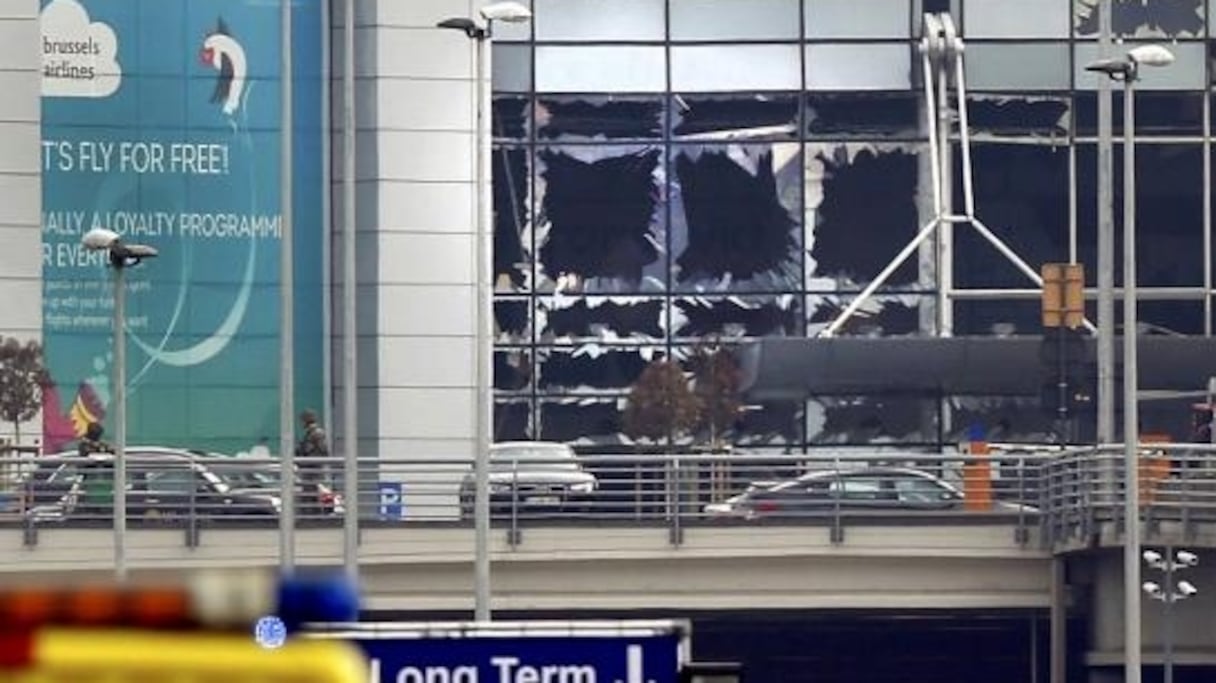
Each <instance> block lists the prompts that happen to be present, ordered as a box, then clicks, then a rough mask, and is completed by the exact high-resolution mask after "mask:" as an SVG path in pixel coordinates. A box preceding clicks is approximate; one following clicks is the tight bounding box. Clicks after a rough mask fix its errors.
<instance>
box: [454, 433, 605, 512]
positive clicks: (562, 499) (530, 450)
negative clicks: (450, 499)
mask: <svg viewBox="0 0 1216 683" xmlns="http://www.w3.org/2000/svg"><path fill="white" fill-rule="evenodd" d="M474 478H475V474H474V472H469V473H468V474H467V475H465V477H464V480H463V481H462V482H461V484H460V511H461V516H462V517H464V518H466V519H468V518H471V517H472V516H473V504H474V497H475V496H474V493H475V491H476V484H475V481H474ZM489 480H490V515H491V516H492V517H494V518H498V519H506V518H509V517H510V516H511V515H512V514H513V513H514V514H517V515H520V514H523V515H528V516H535V515H537V514H541V515H543V514H546V513H570V512H586V511H587V510H588V509H589V506H590V504H591V500H592V495H593V494H594V493H595V491H596V489H598V488H599V482H598V481H597V480H596V478H595V475H593V474H591V473H590V472H588V471H586V470H585V469H584V468H583V465H582V463H581V462H579V460H578V456H577V455H576V454H575V452H574V449H572V448H570V447H569V446H567V445H566V444H562V443H553V442H545V441H510V442H503V443H497V444H494V445H493V446H491V448H490V472H489Z"/></svg>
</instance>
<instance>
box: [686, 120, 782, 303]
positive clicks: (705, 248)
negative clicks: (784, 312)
mask: <svg viewBox="0 0 1216 683" xmlns="http://www.w3.org/2000/svg"><path fill="white" fill-rule="evenodd" d="M799 152H800V147H799V145H798V144H796V143H776V144H771V145H765V144H751V145H724V146H723V145H683V146H679V147H675V148H674V149H673V154H674V158H673V159H672V167H673V171H674V178H673V182H672V188H671V197H672V205H671V250H672V253H674V254H675V255H676V256H675V261H674V263H673V266H672V271H673V272H672V276H673V277H674V278H675V280H676V284H677V286H678V287H679V289H680V290H682V291H699V292H726V291H731V292H745V291H785V290H791V289H797V287H798V279H799V277H800V275H801V272H800V269H801V258H800V256H801V244H800V237H801V234H802V229H801V225H800V224H799V218H800V216H799V209H800V207H801V204H802V196H801V188H800V187H799V183H800V182H801V170H802V169H801V166H802V159H801V154H800V153H799Z"/></svg>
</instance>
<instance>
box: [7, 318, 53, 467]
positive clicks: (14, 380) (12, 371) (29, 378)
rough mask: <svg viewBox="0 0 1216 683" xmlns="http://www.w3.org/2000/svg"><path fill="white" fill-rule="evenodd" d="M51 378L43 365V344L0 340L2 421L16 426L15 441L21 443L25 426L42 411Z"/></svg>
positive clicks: (9, 339) (8, 339)
mask: <svg viewBox="0 0 1216 683" xmlns="http://www.w3.org/2000/svg"><path fill="white" fill-rule="evenodd" d="M49 381H50V375H49V373H47V371H46V368H45V367H44V366H43V362H42V345H41V344H39V343H38V342H36V341H33V340H31V341H28V342H26V343H24V344H22V343H21V342H20V341H18V340H16V339H13V338H0V418H3V419H4V420H5V421H6V422H10V423H12V425H13V435H14V437H15V438H14V441H16V442H18V443H20V441H21V424H22V423H23V422H28V421H30V420H32V419H33V418H34V416H35V415H37V414H38V411H39V409H41V408H42V389H43V387H44V386H46V385H47V383H48V382H49Z"/></svg>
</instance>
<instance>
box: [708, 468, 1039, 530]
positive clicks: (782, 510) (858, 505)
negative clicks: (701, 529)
mask: <svg viewBox="0 0 1216 683" xmlns="http://www.w3.org/2000/svg"><path fill="white" fill-rule="evenodd" d="M963 502H964V496H963V492H962V491H961V490H959V489H958V488H957V487H955V486H954V485H952V484H950V483H948V482H946V481H944V480H942V479H940V478H938V477H936V476H934V475H932V474H929V473H928V472H923V471H921V470H917V469H912V468H908V467H859V468H856V469H823V470H816V471H814V472H810V473H807V474H804V475H802V476H800V477H797V478H796V479H790V480H788V481H781V482H756V483H753V484H752V485H751V486H749V487H748V489H747V490H746V491H744V492H743V493H740V494H739V495H736V496H733V497H731V498H728V499H727V500H725V501H723V502H721V503H710V504H709V505H706V506H705V514H706V515H708V516H710V517H718V518H722V517H733V518H742V519H757V518H760V517H779V516H786V517H796V516H806V515H812V514H822V513H824V512H828V511H831V510H835V509H848V510H908V511H912V510H920V511H931V510H955V509H961V508H962V507H963ZM996 509H997V510H998V511H1006V512H1016V511H1019V510H1020V511H1025V512H1030V511H1033V508H1030V507H1027V506H1022V505H1015V504H1011V503H1003V502H998V503H997V504H996Z"/></svg>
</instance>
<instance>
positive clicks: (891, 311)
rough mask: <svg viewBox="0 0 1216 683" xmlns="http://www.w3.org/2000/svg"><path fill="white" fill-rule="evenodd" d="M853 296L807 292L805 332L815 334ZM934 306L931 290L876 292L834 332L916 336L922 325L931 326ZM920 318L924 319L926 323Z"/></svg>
mask: <svg viewBox="0 0 1216 683" xmlns="http://www.w3.org/2000/svg"><path fill="white" fill-rule="evenodd" d="M856 296H857V295H856V294H852V295H849V296H823V295H818V294H812V295H807V297H806V305H807V334H808V335H810V336H815V335H816V334H819V332H820V331H822V330H823V329H824V328H826V327H827V326H828V325H830V324H832V322H833V321H835V320H836V318H837V317H839V316H840V314H841V312H843V311H844V309H845V307H846V306H848V305H849V304H851V303H853V300H854V299H855V298H856ZM935 306H936V295H933V294H875V295H874V296H871V297H870V298H869V299H867V300H866V301H864V302H862V304H861V306H860V307H859V308H858V309H857V312H856V313H854V314H853V315H852V316H850V317H849V319H848V320H847V321H845V323H844V326H843V327H842V328H841V329H840V331H839V332H838V333H837V334H838V336H842V337H845V336H851V337H901V336H917V335H920V334H922V333H921V330H922V329H924V328H925V327H930V328H931V326H932V322H931V321H932V316H933V314H934V311H935V310H936V308H935ZM922 319H927V322H928V325H926V324H924V322H922Z"/></svg>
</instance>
